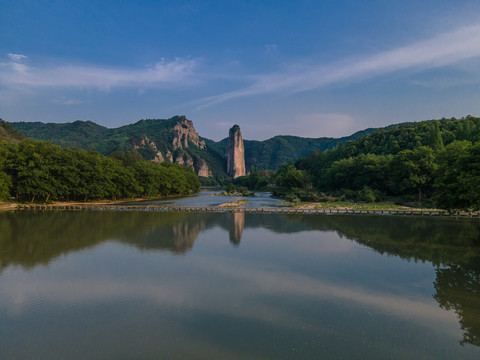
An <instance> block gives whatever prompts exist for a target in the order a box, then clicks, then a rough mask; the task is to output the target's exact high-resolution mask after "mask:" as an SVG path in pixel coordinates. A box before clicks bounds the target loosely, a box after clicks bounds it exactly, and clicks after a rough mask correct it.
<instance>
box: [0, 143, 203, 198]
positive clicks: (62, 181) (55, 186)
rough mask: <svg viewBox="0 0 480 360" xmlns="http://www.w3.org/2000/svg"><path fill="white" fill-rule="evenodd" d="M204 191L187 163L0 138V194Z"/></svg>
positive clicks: (55, 195)
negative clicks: (174, 162) (159, 161)
mask: <svg viewBox="0 0 480 360" xmlns="http://www.w3.org/2000/svg"><path fill="white" fill-rule="evenodd" d="M199 190H200V182H199V180H198V176H197V174H196V173H195V172H194V171H193V169H191V168H187V167H185V166H182V165H177V164H171V163H166V162H165V163H161V164H157V163H154V162H151V161H144V160H143V159H142V158H141V156H138V155H137V154H135V153H116V154H113V156H111V157H106V156H104V155H102V154H100V153H98V152H95V151H91V150H80V149H71V148H61V147H59V146H56V145H53V144H51V143H50V142H45V141H35V140H32V139H25V140H23V141H21V142H18V143H15V144H12V143H7V142H0V199H4V200H5V199H8V198H10V197H14V198H15V200H17V201H31V202H49V201H53V200H65V201H87V200H95V199H123V198H134V197H148V198H152V197H160V196H170V195H187V194H190V193H194V192H197V191H199Z"/></svg>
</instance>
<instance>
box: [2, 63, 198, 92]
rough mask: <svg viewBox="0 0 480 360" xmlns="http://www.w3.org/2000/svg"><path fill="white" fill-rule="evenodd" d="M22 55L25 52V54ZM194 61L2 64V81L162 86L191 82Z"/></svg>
mask: <svg viewBox="0 0 480 360" xmlns="http://www.w3.org/2000/svg"><path fill="white" fill-rule="evenodd" d="M22 56H23V55H22ZM195 66H196V62H195V61H194V60H184V59H175V60H173V61H165V60H162V61H160V62H157V63H155V64H154V65H152V66H149V67H146V68H143V69H131V68H113V67H97V66H77V65H60V66H53V65H52V66H45V67H30V66H27V65H24V64H19V63H17V62H8V63H0V84H3V85H6V86H10V87H17V88H18V86H21V87H23V88H35V87H37V88H42V87H59V88H62V87H70V88H99V89H102V90H110V89H111V88H114V87H125V86H132V87H142V88H145V87H161V86H165V85H167V84H168V86H172V85H175V84H179V83H185V82H186V81H189V78H190V75H191V74H192V71H193V68H194V67H195Z"/></svg>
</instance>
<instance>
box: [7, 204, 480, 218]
mask: <svg viewBox="0 0 480 360" xmlns="http://www.w3.org/2000/svg"><path fill="white" fill-rule="evenodd" d="M16 209H17V210H114V211H184V212H214V213H224V212H242V213H255V214H311V215H352V214H356V215H404V216H450V217H462V218H463V217H466V218H477V219H480V212H478V211H477V212H471V211H470V212H469V211H458V212H455V213H449V212H447V211H445V210H419V209H408V210H339V209H292V208H288V207H269V208H261V207H257V208H255V207H243V206H155V205H123V204H83V205H82V204H72V205H41V204H22V205H17V207H16Z"/></svg>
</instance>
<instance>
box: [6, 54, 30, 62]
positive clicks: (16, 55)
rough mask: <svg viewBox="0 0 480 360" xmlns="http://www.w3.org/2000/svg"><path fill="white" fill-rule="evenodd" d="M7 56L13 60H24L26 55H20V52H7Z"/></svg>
mask: <svg viewBox="0 0 480 360" xmlns="http://www.w3.org/2000/svg"><path fill="white" fill-rule="evenodd" d="M8 56H9V57H10V59H12V60H13V61H21V60H25V59H26V58H27V56H25V55H22V54H11V53H10V54H8Z"/></svg>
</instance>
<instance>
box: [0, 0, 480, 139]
mask: <svg viewBox="0 0 480 360" xmlns="http://www.w3.org/2000/svg"><path fill="white" fill-rule="evenodd" d="M177 114H178V115H186V116H187V117H188V118H189V119H191V120H193V121H194V125H195V127H196V129H197V131H198V132H199V133H200V135H201V136H204V137H207V138H211V139H215V140H219V139H222V138H224V137H226V136H227V134H228V129H229V127H231V126H232V125H233V124H235V123H237V124H239V125H240V127H241V129H242V133H243V136H244V138H246V139H258V140H262V139H266V138H269V137H272V136H274V135H281V134H288V135H299V136H307V137H321V136H335V137H338V136H343V135H349V134H351V133H353V132H355V131H357V130H361V129H364V128H367V127H378V126H386V125H389V124H392V123H398V122H403V121H420V120H425V119H434V118H441V117H452V116H455V117H462V116H466V115H469V114H471V115H474V116H480V1H477V0H475V1H461V0H457V1H453V0H452V1H442V0H435V1H432V0H423V1H418V0H416V1H413V0H403V1H396V0H391V1H387V0H376V1H375V0H373V1H367V0H366V1H333V0H332V1H240V0H238V1H227V0H225V1H207V0H203V1H179V0H177V1H141V0H137V1H114V0H111V1H88V0H85V1H81V0H77V1H48V0H43V1H33V0H32V1H22V0H14V1H10V0H1V1H0V117H1V118H3V119H4V120H7V121H42V122H71V121H75V120H91V121H94V122H96V123H98V124H101V125H104V126H107V127H118V126H121V125H124V124H129V123H133V122H136V121H138V120H139V119H142V118H168V117H171V116H173V115H177Z"/></svg>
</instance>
